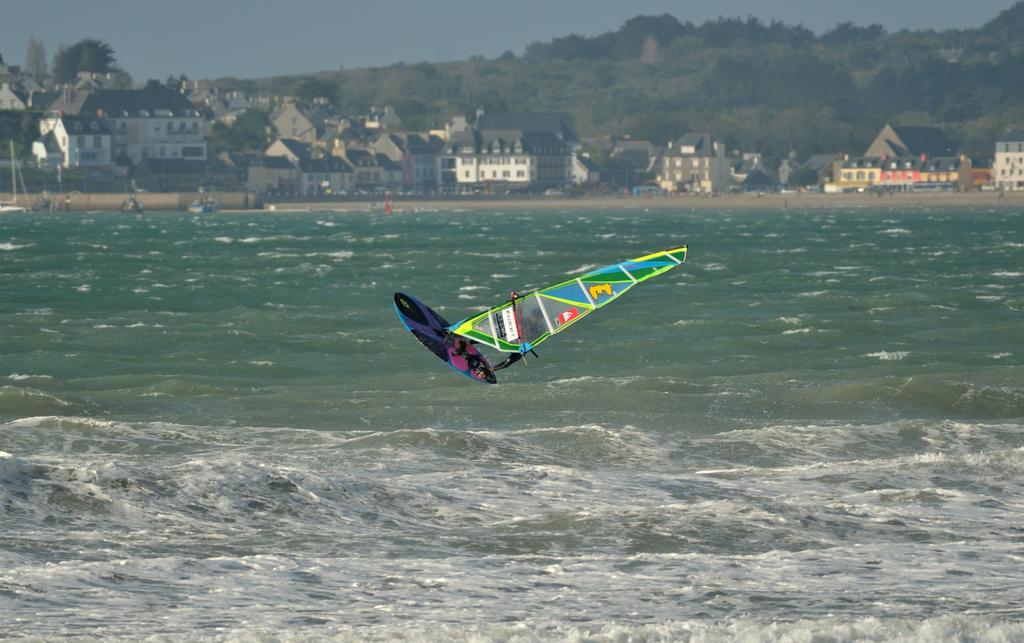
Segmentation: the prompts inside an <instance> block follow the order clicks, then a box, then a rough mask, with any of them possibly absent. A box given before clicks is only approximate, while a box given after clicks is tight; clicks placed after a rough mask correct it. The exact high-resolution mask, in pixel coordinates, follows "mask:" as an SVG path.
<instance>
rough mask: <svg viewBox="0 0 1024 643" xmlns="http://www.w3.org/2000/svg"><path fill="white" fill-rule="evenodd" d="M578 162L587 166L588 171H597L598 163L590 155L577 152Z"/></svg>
mask: <svg viewBox="0 0 1024 643" xmlns="http://www.w3.org/2000/svg"><path fill="white" fill-rule="evenodd" d="M576 162H577V163H579V164H580V165H582V166H583V167H584V168H586V169H587V171H588V172H596V171H597V163H594V159H592V158H590V157H589V156H582V155H580V154H577V155H576Z"/></svg>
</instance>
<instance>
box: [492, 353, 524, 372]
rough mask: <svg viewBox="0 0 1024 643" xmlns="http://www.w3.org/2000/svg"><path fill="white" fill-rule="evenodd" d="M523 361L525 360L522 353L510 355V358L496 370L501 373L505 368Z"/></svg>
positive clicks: (496, 367) (495, 368)
mask: <svg viewBox="0 0 1024 643" xmlns="http://www.w3.org/2000/svg"><path fill="white" fill-rule="evenodd" d="M521 359H523V354H522V353H509V355H508V357H506V358H505V360H504V361H502V362H501V363H500V364H498V365H497V366H495V367H494V370H496V371H500V370H501V369H503V368H508V367H509V366H512V365H513V364H515V363H516V362H518V361H519V360H521Z"/></svg>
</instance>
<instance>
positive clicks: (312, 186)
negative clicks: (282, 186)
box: [299, 156, 356, 195]
mask: <svg viewBox="0 0 1024 643" xmlns="http://www.w3.org/2000/svg"><path fill="white" fill-rule="evenodd" d="M299 171H300V176H299V191H300V192H301V193H302V194H306V195H330V194H344V193H346V192H348V191H349V190H352V189H354V188H355V185H356V182H355V171H354V169H353V168H352V166H351V165H349V164H348V162H346V161H345V160H344V159H341V158H338V157H337V156H325V157H323V158H307V159H304V160H302V161H299Z"/></svg>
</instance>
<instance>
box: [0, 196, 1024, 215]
mask: <svg viewBox="0 0 1024 643" xmlns="http://www.w3.org/2000/svg"><path fill="white" fill-rule="evenodd" d="M211 194H212V195H213V196H214V197H215V198H217V199H218V200H219V201H220V202H221V210H220V211H221V212H224V213H243V212H251V213H265V214H288V213H300V212H348V213H353V214H355V213H371V212H382V211H383V207H384V202H383V197H373V198H367V199H363V200H333V199H330V200H328V199H320V200H310V201H301V200H297V201H294V202H284V203H262V202H261V201H260V199H259V198H258V197H257V196H256V195H253V194H248V193H244V192H230V193H229V192H222V193H211ZM5 196H7V195H4V194H2V193H0V202H3V201H5V200H7V201H10V200H11V199H9V198H7V199H5V198H4V197H5ZM136 196H137V198H138V200H139V201H140V202H141V203H142V205H143V208H144V210H145V211H146V212H184V211H185V210H186V208H187V206H188V204H190V203H192V201H193V200H194V199H195V198H197V197H198V196H201V195H199V194H198V193H196V194H191V193H175V192H168V193H140V194H138V195H136ZM124 199H125V195H124V194H111V193H88V194H83V193H74V194H70V195H66V200H65V201H63V202H61V204H62V205H65V208H62V209H61V211H66V212H79V213H83V212H100V211H118V210H120V206H121V202H122V201H123V200H124ZM953 208H957V209H989V210H992V209H1012V208H1024V191H1015V192H996V191H986V192H921V193H914V192H909V193H892V194H883V195H881V196H879V195H878V194H873V193H851V194H823V193H819V192H808V193H792V194H783V193H771V194H763V195H756V194H727V195H722V196H714V197H708V196H691V195H652V196H625V195H611V196H582V197H573V196H557V197H540V196H536V197H484V196H481V197H468V198H462V197H453V198H416V197H407V198H406V197H400V196H399V197H395V199H394V212H395V213H396V214H401V213H403V212H404V213H408V212H442V211H444V212H461V211H467V210H491V211H501V210H538V211H549V212H550V211H559V210H561V211H570V210H620V211H631V210H637V211H665V210H676V211H696V210H722V211H732V210H775V211H783V212H785V211H789V210H840V209H842V210H896V209H898V210H917V209H920V210H930V209H953Z"/></svg>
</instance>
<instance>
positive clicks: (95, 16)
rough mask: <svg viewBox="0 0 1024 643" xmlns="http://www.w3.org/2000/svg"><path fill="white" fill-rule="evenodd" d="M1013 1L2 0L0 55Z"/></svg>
mask: <svg viewBox="0 0 1024 643" xmlns="http://www.w3.org/2000/svg"><path fill="white" fill-rule="evenodd" d="M1014 2H1015V0H973V1H972V2H961V1H954V0H902V1H901V2H894V1H893V0H857V1H856V2H840V1H839V0H718V1H717V2H714V3H709V2H707V1H706V0H704V1H700V2H698V1H696V0H675V1H672V0H629V1H625V2H623V1H610V0H589V1H587V0H503V1H496V0H475V1H466V0H458V1H456V0H432V1H429V0H360V1H358V2H356V1H350V0H285V1H283V2H282V1H280V0H273V1H272V0H248V1H243V0H172V1H171V2H156V1H155V0H85V1H83V0H33V1H32V2H27V1H24V0H0V55H2V56H3V59H4V61H5V62H6V63H7V64H15V65H20V64H24V61H25V50H26V47H27V45H28V40H29V38H30V37H33V36H34V37H36V38H38V39H39V40H41V41H42V42H43V44H44V45H45V46H46V51H47V56H48V58H49V60H50V61H51V64H52V60H53V54H54V52H56V51H57V49H58V47H60V46H61V45H71V44H74V43H75V42H77V41H79V40H81V39H82V38H98V39H99V40H102V41H104V42H106V43H108V44H110V45H111V47H113V49H114V52H115V55H116V58H117V64H118V65H119V66H120V67H121V68H122V69H125V70H126V71H128V73H130V74H131V75H132V77H133V79H134V80H135V81H136V82H144V81H145V80H147V79H149V78H158V79H161V80H163V79H165V78H166V77H167V76H168V75H171V74H173V75H174V76H180V75H181V74H184V75H186V76H188V77H189V78H193V79H196V78H220V77H224V76H235V77H238V78H262V77H266V76H276V75H282V74H295V73H305V72H314V71H323V70H331V69H338V68H339V67H344V68H346V69H354V68H360V67H379V66H387V65H391V64H394V63H396V62H406V63H415V62H421V61H428V62H446V61H453V60H465V59H467V58H469V57H470V56H473V55H480V56H484V57H487V58H493V57H496V56H499V55H501V54H502V53H504V52H505V51H511V52H513V53H514V54H517V55H518V54H522V53H523V51H524V50H525V48H526V46H527V45H528V44H530V43H531V42H537V41H548V40H551V39H552V38H556V37H560V36H566V35H569V34H581V35H587V36H593V35H597V34H601V33H604V32H607V31H613V30H615V29H618V28H619V27H620V26H621V25H622V23H624V22H625V21H626V20H628V19H629V18H632V17H633V16H636V15H640V14H644V15H653V14H663V13H669V14H672V15H674V16H676V18H678V19H679V20H680V21H681V22H685V21H690V22H693V23H696V24H699V23H701V22H704V21H705V20H710V19H714V18H717V17H719V16H726V17H736V16H740V17H746V16H750V15H752V16H756V17H758V18H761V19H762V20H764V21H766V22H767V21H769V20H772V19H776V20H781V21H782V22H785V23H787V24H800V25H803V26H805V27H807V28H809V29H811V30H813V31H815V32H816V33H822V32H824V31H828V30H829V29H831V28H832V27H834V26H835V25H836V24H838V23H840V22H845V21H850V22H853V23H855V24H859V25H868V24H872V23H879V24H881V25H883V26H884V27H885V28H886V29H888V30H890V31H897V30H900V29H913V30H916V29H939V30H941V29H952V28H957V29H963V28H972V27H978V26H981V25H982V24H984V23H986V22H988V21H989V20H991V19H992V18H994V17H995V16H996V15H998V13H999V12H1000V11H1003V10H1005V9H1008V8H1010V7H1011V6H1013V4H1014Z"/></svg>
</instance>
